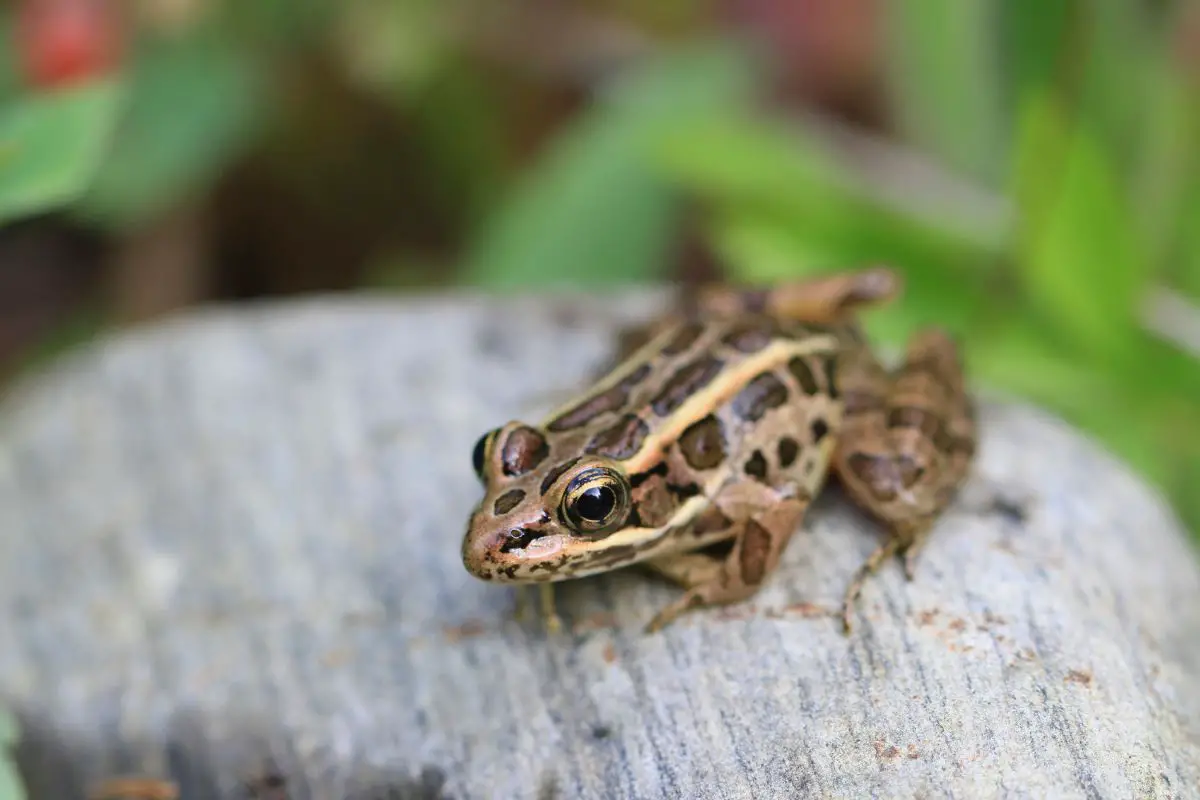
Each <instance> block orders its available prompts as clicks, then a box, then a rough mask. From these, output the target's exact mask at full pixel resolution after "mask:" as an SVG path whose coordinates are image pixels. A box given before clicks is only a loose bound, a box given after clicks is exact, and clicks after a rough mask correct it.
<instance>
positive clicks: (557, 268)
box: [466, 47, 751, 288]
mask: <svg viewBox="0 0 1200 800" xmlns="http://www.w3.org/2000/svg"><path fill="white" fill-rule="evenodd" d="M750 86H751V77H750V65H749V63H748V62H747V60H746V59H745V58H744V57H743V56H742V55H741V54H740V53H739V52H736V51H730V50H728V49H726V48H723V47H718V48H707V47H699V48H695V49H687V50H682V51H678V52H674V53H671V54H669V55H667V56H666V57H663V58H661V59H659V60H657V61H655V62H651V63H650V64H649V65H648V66H646V67H645V68H641V69H639V70H638V72H636V73H635V74H634V75H632V76H631V77H630V78H629V79H627V80H625V81H622V82H621V83H620V84H619V85H617V86H616V87H615V88H614V90H613V91H612V93H611V94H610V95H609V96H607V97H605V98H603V99H602V100H601V101H600V102H599V103H598V104H597V105H596V106H595V107H594V108H593V109H591V110H590V111H589V112H588V113H586V114H584V115H583V117H582V118H581V119H580V120H579V121H578V122H576V123H575V124H574V125H573V126H572V127H571V128H569V129H568V130H567V131H566V132H565V133H564V134H562V135H561V136H560V138H559V139H558V140H557V141H556V142H554V143H553V144H552V145H551V147H550V149H549V152H547V153H546V154H545V155H544V156H543V157H542V158H541V160H540V161H539V162H538V163H537V164H536V165H535V166H534V168H533V169H532V170H531V171H530V172H529V173H528V174H527V175H526V176H525V178H524V179H523V180H522V181H521V182H520V183H519V185H518V186H517V187H516V190H515V192H514V194H513V195H512V196H511V197H510V199H509V200H508V202H507V203H505V204H503V205H502V206H501V208H500V211H499V213H498V214H496V215H495V216H494V217H492V218H490V219H489V220H488V221H487V222H486V224H485V226H484V228H483V230H482V231H481V233H480V235H479V236H478V238H477V239H476V241H475V242H474V243H473V246H472V248H471V250H470V253H469V257H468V259H467V264H466V277H467V279H468V280H469V281H470V282H472V283H474V284H476V285H480V286H489V287H493V288H495V287H516V286H528V285H536V286H543V287H544V286H550V285H559V284H568V283H569V284H573V285H583V286H603V285H610V284H613V283H618V282H628V281H638V280H646V279H650V278H653V277H655V276H660V275H661V274H663V272H664V270H665V269H666V267H667V266H668V262H667V258H666V255H667V251H668V248H669V246H670V244H671V233H672V229H673V225H674V221H675V218H676V211H677V201H676V198H675V197H674V195H673V194H672V192H671V191H670V188H669V186H668V185H667V183H666V181H665V180H664V179H663V178H662V177H661V176H659V175H658V174H657V173H656V171H655V170H654V169H653V168H652V164H651V163H650V160H649V154H650V153H652V152H653V149H654V146H655V142H656V141H657V139H659V138H660V137H662V136H664V135H666V133H667V132H670V131H676V130H686V129H687V128H688V127H689V126H690V125H692V124H694V123H695V122H696V120H697V119H701V118H706V117H710V116H714V115H719V114H726V113H730V112H731V110H732V109H734V108H737V107H739V106H740V105H741V104H742V103H743V101H744V99H745V98H746V97H747V96H748V94H749V91H750Z"/></svg>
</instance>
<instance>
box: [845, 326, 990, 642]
mask: <svg viewBox="0 0 1200 800" xmlns="http://www.w3.org/2000/svg"><path fill="white" fill-rule="evenodd" d="M840 384H841V391H842V396H843V399H844V403H845V409H844V419H843V422H842V430H841V435H840V439H839V441H838V447H837V450H836V451H835V453H834V463H833V467H834V471H835V472H836V474H837V476H838V478H839V479H840V481H841V482H842V484H843V485H844V486H845V487H846V490H847V492H848V493H849V495H850V496H851V497H852V498H853V499H854V500H855V501H856V502H857V503H858V504H859V505H861V506H863V507H864V508H866V509H867V510H868V511H869V512H871V513H872V514H873V515H874V516H876V517H877V518H879V519H880V520H881V521H882V522H883V523H884V524H885V525H886V526H887V527H888V529H889V533H890V536H889V538H888V540H887V541H886V542H884V543H883V544H882V545H880V546H879V548H878V549H877V550H876V551H875V552H874V553H872V554H871V556H870V557H869V558H868V559H867V561H866V562H865V563H864V564H863V565H862V567H861V568H860V569H859V570H858V572H857V574H856V575H855V577H854V580H853V581H852V582H851V584H850V587H849V588H848V590H847V592H846V597H845V601H844V603H843V608H842V616H843V622H844V627H845V629H846V631H847V632H849V630H850V617H851V614H852V612H853V604H854V602H855V600H856V599H857V597H858V594H859V592H860V590H861V589H862V586H863V583H864V581H865V580H866V578H867V576H869V575H870V574H871V573H873V572H874V571H875V570H876V569H878V568H879V566H880V565H881V564H882V563H883V562H884V561H886V560H887V559H888V558H890V557H892V556H893V555H895V554H897V553H903V554H904V559H905V574H906V575H907V577H908V578H909V580H911V579H912V577H913V573H914V570H915V564H916V556H917V553H918V552H919V550H920V548H921V546H922V545H923V544H924V542H925V539H926V538H927V537H928V535H929V531H930V529H931V528H932V526H933V524H934V522H935V521H936V519H937V517H938V516H939V515H940V514H941V512H942V511H943V510H944V509H945V507H946V506H947V505H948V504H949V503H950V501H951V500H952V499H953V497H954V495H955V493H956V492H957V490H958V487H959V486H960V485H961V484H962V482H963V479H964V478H965V477H966V474H967V470H968V468H969V466H970V463H971V460H972V458H973V456H974V452H975V421H974V409H973V407H972V403H971V400H970V397H969V395H968V394H967V393H966V391H965V388H964V386H963V377H962V366H961V363H960V360H959V356H958V351H957V348H956V347H955V345H954V342H953V341H952V340H951V339H950V338H949V337H948V336H947V335H945V334H944V333H941V332H940V331H935V330H931V331H925V332H923V333H921V334H919V335H918V336H916V337H914V338H913V339H912V341H911V342H910V344H909V346H908V351H907V353H906V356H905V360H904V363H903V364H902V365H901V366H900V368H899V369H898V370H897V371H896V372H895V374H894V375H888V374H887V373H886V372H885V371H884V369H883V368H882V367H881V366H880V365H879V363H878V362H877V361H876V360H875V359H874V357H873V356H872V355H871V354H870V353H869V352H867V351H866V350H865V349H862V350H859V351H855V352H854V353H852V354H848V356H847V358H846V361H845V363H844V366H843V368H842V370H841V378H840Z"/></svg>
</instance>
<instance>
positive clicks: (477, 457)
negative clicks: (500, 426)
mask: <svg viewBox="0 0 1200 800" xmlns="http://www.w3.org/2000/svg"><path fill="white" fill-rule="evenodd" d="M490 434H491V431H489V432H488V433H485V434H484V435H483V436H480V437H479V441H478V442H476V443H475V452H474V453H472V454H471V461H472V463H474V465H475V474H476V475H482V474H483V455H484V451H485V450H487V440H488V436H489V435H490Z"/></svg>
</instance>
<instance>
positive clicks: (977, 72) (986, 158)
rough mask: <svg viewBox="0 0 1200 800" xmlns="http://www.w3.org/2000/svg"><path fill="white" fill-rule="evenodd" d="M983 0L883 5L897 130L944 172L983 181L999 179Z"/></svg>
mask: <svg viewBox="0 0 1200 800" xmlns="http://www.w3.org/2000/svg"><path fill="white" fill-rule="evenodd" d="M1002 6H1003V3H1001V2H991V0H965V1H964V0H924V2H909V3H885V4H884V10H885V18H886V23H887V26H886V27H887V32H888V51H889V55H890V58H889V60H888V64H889V68H888V70H887V75H888V79H889V82H890V84H891V87H890V88H891V93H892V95H893V98H894V101H895V102H894V103H893V107H894V108H895V110H896V114H897V116H898V117H899V121H900V124H901V127H902V132H903V133H905V134H906V135H907V137H908V138H909V139H910V140H911V141H913V142H914V143H915V144H916V145H918V146H919V147H921V148H922V149H924V150H926V151H928V152H929V153H931V154H933V155H936V156H938V157H940V159H941V160H942V161H944V162H945V163H946V164H947V165H949V166H950V167H952V168H954V169H957V170H962V171H964V172H967V173H969V174H971V175H973V176H975V177H977V178H983V179H986V180H987V181H989V182H990V183H997V182H999V181H1000V179H1001V178H1002V177H1003V175H1004V168H1005V166H1006V163H1005V159H1004V154H1005V152H1006V150H1007V146H1008V142H1007V141H1006V136H1007V132H1008V127H1009V126H1008V125H1007V123H1006V120H1005V118H1004V115H1003V114H1002V110H1001V109H1002V91H1001V90H1002V87H1001V84H1000V75H999V69H998V66H999V65H998V55H999V54H998V53H997V42H996V36H995V20H994V18H995V16H996V15H997V14H998V13H1000V12H1001V10H1002V8H1001V7H1002Z"/></svg>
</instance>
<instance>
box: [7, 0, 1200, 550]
mask: <svg viewBox="0 0 1200 800" xmlns="http://www.w3.org/2000/svg"><path fill="white" fill-rule="evenodd" d="M0 41H3V42H4V46H3V48H2V49H0V52H2V54H3V58H2V59H0V62H2V63H0V391H2V390H3V389H2V387H3V386H4V385H6V384H11V382H12V381H13V380H15V379H16V378H17V377H18V376H20V375H22V374H25V373H26V372H27V371H29V370H33V369H36V368H38V367H39V366H41V365H43V364H44V363H46V361H47V360H48V359H52V358H54V357H56V356H57V355H59V354H61V353H63V352H64V351H65V350H68V349H69V348H72V347H74V346H77V345H79V344H80V343H83V342H86V341H88V340H89V339H91V338H93V337H95V336H97V335H101V334H104V333H106V332H109V331H112V330H117V329H120V328H121V327H123V326H127V325H130V324H134V323H138V322H142V321H146V320H150V319H154V318H157V317H160V316H162V315H164V314H168V313H171V312H175V311H177V310H179V309H183V308H187V307H191V306H195V305H198V304H205V303H214V302H230V301H234V302H236V301H241V300H247V299H257V298H272V297H281V296H294V295H302V294H308V293H316V292H327V291H343V290H370V291H382V292H393V293H411V292H419V291H426V290H431V289H440V288H441V289H444V288H447V287H470V288H471V289H473V290H479V291H518V290H528V289H534V290H546V289H549V288H552V287H576V288H579V287H589V288H595V289H603V288H616V287H619V286H624V285H628V284H632V283H652V282H663V281H681V282H688V281H700V280H710V279H720V280H729V281H737V282H745V283H760V282H769V281H774V280H778V279H783V278H789V277H796V276H798V275H802V274H805V273H809V272H814V271H825V270H829V269H837V268H843V267H858V266H862V265H864V264H865V263H869V262H879V261H882V262H888V263H890V264H893V265H895V266H896V267H897V268H899V269H900V270H902V271H903V273H904V274H905V275H906V278H907V283H908V288H907V292H906V295H905V297H904V299H903V301H902V302H900V303H898V304H897V305H895V306H894V307H892V308H889V309H887V310H884V311H881V312H878V313H875V314H872V315H871V318H870V320H869V328H870V329H871V332H872V333H873V334H874V335H875V336H877V337H878V338H879V339H880V340H881V341H883V342H888V343H892V344H897V345H898V344H900V343H901V342H902V341H903V339H904V337H905V336H906V335H907V334H908V333H910V332H911V331H912V330H913V329H915V328H916V327H919V326H922V325H926V324H931V323H936V324H940V325H943V326H945V327H947V328H949V329H950V330H952V331H954V332H955V333H956V334H958V335H959V336H960V337H961V338H962V340H963V342H964V344H965V348H966V350H967V354H968V358H969V360H970V369H971V372H972V375H973V377H974V379H975V380H976V381H977V382H978V383H979V385H980V386H983V387H987V388H991V389H995V390H1000V391H1004V392H1009V393H1012V394H1015V395H1018V396H1020V397H1024V398H1027V399H1029V400H1031V401H1033V402H1035V403H1037V404H1039V405H1041V406H1042V407H1044V408H1047V409H1049V410H1051V411H1053V412H1055V413H1057V414H1059V415H1061V416H1063V417H1064V418H1066V419H1068V420H1069V421H1071V422H1073V423H1074V424H1076V425H1078V426H1080V427H1082V428H1083V429H1085V430H1087V431H1089V432H1090V433H1091V434H1092V435H1093V436H1095V437H1096V438H1097V439H1098V440H1100V441H1101V442H1103V443H1104V444H1105V445H1106V446H1107V447H1108V448H1109V449H1110V450H1111V451H1113V452H1114V453H1116V454H1117V455H1118V456H1120V457H1121V458H1123V459H1125V460H1126V461H1127V462H1128V463H1130V464H1131V465H1132V466H1133V467H1134V468H1136V469H1137V470H1139V471H1140V472H1141V473H1142V474H1143V475H1145V476H1146V477H1147V478H1148V479H1149V480H1150V481H1152V482H1154V483H1155V484H1156V485H1158V486H1159V487H1161V488H1162V489H1163V490H1164V491H1165V492H1166V493H1167V495H1168V496H1169V497H1170V498H1171V499H1172V501H1173V502H1174V503H1175V504H1176V507H1177V508H1178V509H1179V510H1180V512H1181V515H1182V516H1183V517H1184V519H1185V520H1186V521H1187V522H1188V523H1189V525H1190V526H1191V527H1192V529H1193V530H1200V496H1198V495H1197V494H1195V493H1194V492H1188V491H1187V489H1188V488H1189V487H1200V310H1198V307H1200V2H1194V1H1191V0H1189V1H1187V2H1179V1H1176V2H1172V0H1107V1H1106V2H1100V1H1099V0H1097V1H1096V2H1085V1H1084V0H924V1H923V2H915V0H914V2H903V3H901V2H884V0H707V1H703V0H659V2H633V0H507V1H506V2H502V3H501V2H495V1H494V0H252V1H250V2H247V1H246V0H240V1H239V2H234V0H136V1H134V0H127V1H126V2H116V1H115V0H9V2H8V3H7V4H5V5H3V6H2V7H0Z"/></svg>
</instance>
